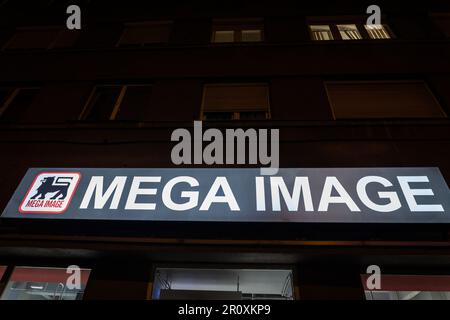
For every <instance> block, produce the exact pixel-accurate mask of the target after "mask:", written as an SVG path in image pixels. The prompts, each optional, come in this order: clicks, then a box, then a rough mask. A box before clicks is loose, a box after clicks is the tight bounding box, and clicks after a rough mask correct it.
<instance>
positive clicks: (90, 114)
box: [83, 86, 122, 121]
mask: <svg viewBox="0 0 450 320" xmlns="http://www.w3.org/2000/svg"><path fill="white" fill-rule="evenodd" d="M121 90H122V87H121V86H99V87H96V88H95V89H94V93H93V94H92V96H91V98H90V100H89V102H88V105H87V106H86V109H85V114H84V117H83V119H84V120H88V121H107V120H109V119H110V117H111V114H112V112H113V110H114V106H115V104H116V102H117V99H118V98H119V94H120V91H121Z"/></svg>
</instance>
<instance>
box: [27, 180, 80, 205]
mask: <svg viewBox="0 0 450 320" xmlns="http://www.w3.org/2000/svg"><path fill="white" fill-rule="evenodd" d="M72 179H73V178H72V177H58V178H56V177H45V178H43V179H42V180H41V185H40V186H39V187H38V188H37V190H36V193H35V194H34V195H33V196H32V197H31V198H30V199H32V200H37V199H41V198H44V199H47V195H48V194H50V195H51V194H53V196H51V197H50V198H49V199H50V200H64V199H65V198H66V197H67V190H68V189H69V186H70V183H71V180H72ZM62 180H64V181H62ZM68 180H70V181H68Z"/></svg>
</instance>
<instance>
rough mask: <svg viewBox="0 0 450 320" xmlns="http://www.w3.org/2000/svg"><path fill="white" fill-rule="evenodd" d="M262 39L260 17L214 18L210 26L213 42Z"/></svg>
mask: <svg viewBox="0 0 450 320" xmlns="http://www.w3.org/2000/svg"><path fill="white" fill-rule="evenodd" d="M263 40H264V28H263V21H262V20H261V19H244V20H221V19H220V20H214V22H213V28H212V38H211V41H212V42H213V43H231V42H261V41H263Z"/></svg>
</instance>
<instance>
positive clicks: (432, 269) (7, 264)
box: [0, 0, 450, 299]
mask: <svg viewBox="0 0 450 320" xmlns="http://www.w3.org/2000/svg"><path fill="white" fill-rule="evenodd" d="M69 4H72V2H70V3H68V2H65V1H33V3H32V4H29V3H28V2H26V3H25V1H3V2H0V25H1V28H0V30H1V31H0V46H1V48H2V49H1V51H0V70H1V71H0V122H1V123H0V131H1V134H0V145H1V150H2V152H1V157H0V164H1V166H0V170H1V179H0V181H1V182H0V186H1V193H0V208H2V210H3V209H4V208H5V207H6V206H7V204H8V202H9V200H10V199H11V197H12V195H13V194H14V191H15V190H16V188H17V186H18V185H19V183H20V181H21V180H22V178H23V177H24V175H25V173H26V172H27V170H28V169H29V168H186V169H187V168H209V170H211V172H214V170H218V168H221V167H228V166H226V165H220V164H217V165H213V166H207V165H205V164H199V165H195V164H192V165H188V164H186V165H181V166H179V165H176V164H174V163H173V162H172V159H171V152H172V148H173V147H174V145H175V143H174V142H172V141H171V135H172V132H173V131H174V130H176V129H178V128H187V129H189V130H193V126H194V121H196V120H202V121H203V127H204V128H205V129H207V128H217V129H219V130H221V131H222V132H224V130H226V129H227V128H234V129H237V128H243V129H249V128H256V129H264V128H268V129H274V128H276V129H279V130H280V131H279V132H280V144H279V145H280V153H279V154H280V167H281V168H385V167H393V168H401V167H436V168H438V169H439V171H440V173H441V174H442V176H443V178H444V179H445V180H446V181H447V185H448V182H449V181H450V140H449V137H450V122H449V120H448V115H449V114H450V64H449V63H448V61H449V58H448V57H449V56H450V41H449V37H450V5H449V4H448V3H446V1H422V2H421V4H414V5H409V4H408V3H407V2H406V1H405V2H402V1H399V2H396V3H392V2H390V1H381V2H379V4H378V5H379V7H380V9H381V23H380V24H376V25H375V26H372V25H367V22H366V20H367V18H368V16H369V14H367V12H366V10H367V7H368V6H369V5H370V4H371V3H369V2H365V1H340V2H339V3H336V2H331V1H326V4H324V3H323V2H320V3H319V2H317V3H302V2H299V1H277V2H276V3H275V4H273V3H272V2H269V1H226V2H216V1H215V3H214V5H213V4H211V3H209V2H207V1H189V3H177V2H173V1H164V3H160V4H158V5H155V4H153V3H149V2H147V1H127V2H123V3H120V4H119V3H114V4H112V3H111V1H102V0H92V1H81V2H79V3H78V4H79V5H80V8H81V21H82V28H81V30H68V29H67V28H66V19H67V18H68V16H69V15H68V14H67V13H66V8H67V6H68V5H69ZM231 167H232V168H242V167H251V168H258V167H259V166H258V165H239V164H235V165H232V166H231ZM447 189H448V187H447ZM447 192H448V190H447ZM445 213H448V214H450V212H445ZM449 244H450V242H449V227H448V224H445V223H442V224H441V223H425V224H422V223H419V224H408V223H400V224H383V223H375V224H373V223H368V224H364V223H362V224H351V223H350V224H349V223H312V224H303V223H285V224H282V223H235V222H229V223H223V222H219V223H217V222H183V221H178V222H170V221H158V222H152V223H140V222H136V221H128V222H127V221H125V222H118V221H70V220H68V221H66V220H64V221H56V220H55V221H54V220H51V219H50V220H34V219H12V220H10V219H4V218H2V219H1V220H0V278H1V281H2V282H1V283H0V291H1V290H3V297H4V298H5V297H6V298H33V297H34V298H40V297H44V296H46V297H53V298H55V297H57V298H70V297H72V298H81V296H82V295H83V293H84V295H83V298H84V299H151V298H154V299H155V298H174V297H175V298H180V297H181V298H189V297H190V298H202V297H203V298H204V297H205V295H209V297H211V292H212V291H214V292H216V294H217V297H218V298H233V299H241V298H242V299H257V298H274V299H364V298H373V299H376V298H377V297H384V298H386V297H389V298H392V299H394V298H398V299H401V298H414V297H415V298H420V297H422V296H423V297H428V298H429V297H431V298H448V297H449V295H448V293H445V292H450V285H447V283H449V281H448V279H449V278H448V277H449V275H450V272H449V265H450V247H449ZM69 265H78V266H80V267H81V268H83V270H84V271H83V272H84V273H83V279H85V278H89V279H88V280H87V279H86V281H84V280H83V281H84V282H83V289H82V290H81V292H77V293H73V292H71V291H70V290H69V291H68V292H69V293H70V295H69V293H67V294H66V296H64V294H65V292H66V291H65V290H64V285H62V287H58V284H59V282H60V281H59V280H58V279H59V278H58V277H62V275H61V274H59V273H58V272H59V271H57V269H46V270H41V271H40V272H38V273H36V272H35V271H36V270H33V268H37V267H39V268H67V266H69ZM371 265H377V266H379V267H380V268H381V271H382V274H386V275H389V276H387V277H386V278H384V279H386V283H388V284H389V285H387V286H388V287H389V290H388V289H386V290H384V291H382V292H378V293H376V292H375V293H374V292H369V291H368V290H365V287H364V281H362V278H361V275H362V274H365V273H366V272H367V267H368V266H371ZM1 266H4V268H3V269H2V267H1ZM31 267H33V268H31ZM55 270H56V271H55ZM89 270H90V273H89ZM2 271H3V272H2ZM2 273H3V277H1V275H2ZM36 274H40V276H36ZM430 276H434V278H433V277H431V278H430ZM438 276H439V277H438ZM402 277H403V278H402ZM404 277H411V278H409V281H407V283H406V284H405V281H403V282H402V279H405V278H404ZM436 277H437V278H436ZM55 279H56V280H55ZM430 279H431V280H430ZM433 279H434V282H433ZM436 279H438V280H439V281H436ZM436 282H439V283H440V284H442V286H441V287H439V288H437V287H436ZM261 283H265V285H261ZM411 283H415V284H416V287H414V286H413V285H411ZM55 284H56V285H55ZM408 284H409V285H408ZM417 286H418V287H417ZM366 289H367V288H366ZM14 290H16V291H14ZM365 291H366V292H365ZM405 292H406V293H405ZM411 292H416V294H415V295H414V294H411ZM417 292H419V293H417Z"/></svg>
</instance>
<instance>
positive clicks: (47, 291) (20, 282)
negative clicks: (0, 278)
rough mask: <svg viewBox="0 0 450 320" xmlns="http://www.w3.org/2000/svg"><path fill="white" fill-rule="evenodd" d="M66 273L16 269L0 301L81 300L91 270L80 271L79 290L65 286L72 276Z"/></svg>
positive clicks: (51, 269) (56, 270)
mask: <svg viewBox="0 0 450 320" xmlns="http://www.w3.org/2000/svg"><path fill="white" fill-rule="evenodd" d="M66 271H67V270H66V269H58V268H33V267H16V268H14V271H13V273H12V274H11V277H10V279H9V281H8V284H7V285H6V288H5V290H4V291H3V294H2V296H1V300H81V299H82V298H83V294H84V290H85V288H86V284H87V281H88V279H89V274H90V272H91V270H88V269H81V270H80V271H81V274H80V276H81V277H80V283H79V285H80V288H79V289H77V288H72V287H71V286H70V287H69V286H67V283H68V280H69V277H70V276H71V275H72V274H70V273H67V272H66ZM70 283H72V282H70Z"/></svg>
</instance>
